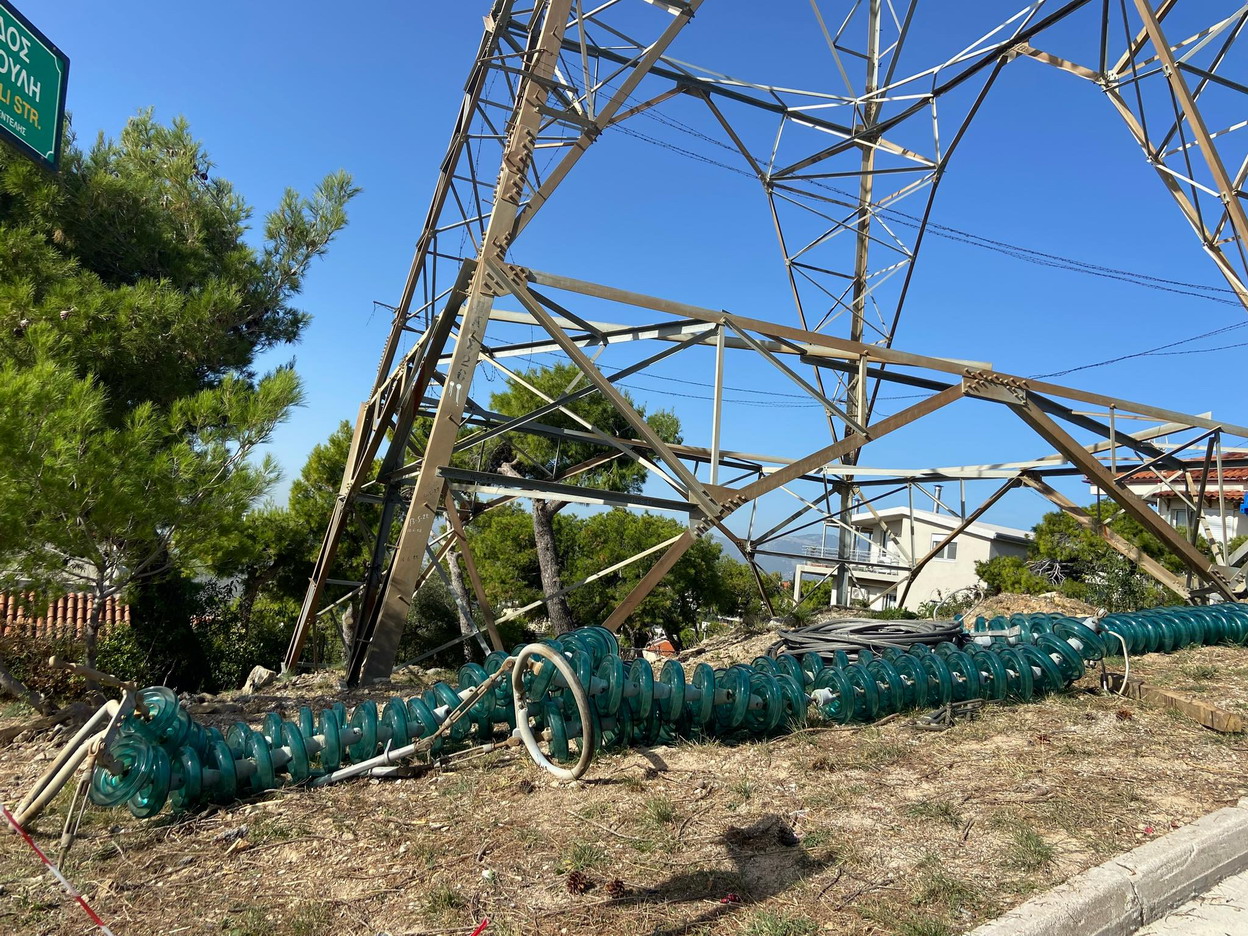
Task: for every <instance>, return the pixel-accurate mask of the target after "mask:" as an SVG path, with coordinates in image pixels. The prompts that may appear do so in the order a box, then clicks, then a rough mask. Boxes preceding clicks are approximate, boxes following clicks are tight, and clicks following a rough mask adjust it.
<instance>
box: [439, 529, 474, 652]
mask: <svg viewBox="0 0 1248 936" xmlns="http://www.w3.org/2000/svg"><path fill="white" fill-rule="evenodd" d="M446 565H447V571H449V572H450V574H451V591H452V592H453V593H454V597H455V612H456V614H457V615H458V616H459V632H460V633H461V634H463V636H464V641H463V646H464V659H465V660H466V661H467V662H469V663H471V662H472V639H471V638H472V635H473V633H474V632H475V630H476V629H475V628H474V627H473V623H472V618H470V617H469V616H468V609H469V608H470V607H472V606H471V605H470V604H469V603H468V589H467V588H465V587H464V573H463V570H462V569H460V567H459V547H458V546H452V547H451V548H450V549H448V550H447V551H446Z"/></svg>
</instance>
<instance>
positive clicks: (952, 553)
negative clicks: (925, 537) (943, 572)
mask: <svg viewBox="0 0 1248 936" xmlns="http://www.w3.org/2000/svg"><path fill="white" fill-rule="evenodd" d="M944 538H945V537H944V535H942V534H940V533H933V534H932V545H931V548H932V549H935V548H936V547H937V546H939V545H940V541H941V540H943V539H944ZM932 558H933V559H949V560H953V559H957V558H958V541H957V540H954V541H953V542H952V543H950V544H949V545H947V546H946V547H945V548H944V549H942V550H941V551H940V552H938V553H937V554H936V555H935V556H933V557H932Z"/></svg>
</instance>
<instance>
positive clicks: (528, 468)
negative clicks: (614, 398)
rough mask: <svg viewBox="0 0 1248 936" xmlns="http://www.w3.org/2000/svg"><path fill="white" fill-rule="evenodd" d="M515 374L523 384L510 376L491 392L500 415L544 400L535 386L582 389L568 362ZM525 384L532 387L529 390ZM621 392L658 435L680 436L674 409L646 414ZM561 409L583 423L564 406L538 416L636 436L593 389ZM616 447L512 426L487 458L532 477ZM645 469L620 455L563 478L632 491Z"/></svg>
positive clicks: (561, 391) (557, 391)
mask: <svg viewBox="0 0 1248 936" xmlns="http://www.w3.org/2000/svg"><path fill="white" fill-rule="evenodd" d="M519 376H520V378H521V380H522V381H523V384H522V383H520V382H518V381H514V380H513V381H510V382H508V384H507V389H505V390H503V391H502V392H501V393H495V394H493V395H492V396H491V397H490V407H491V408H492V409H494V410H495V411H497V412H499V413H502V414H503V415H504V416H523V415H525V414H526V413H529V412H532V411H533V410H535V409H538V408H539V407H542V406H544V405H546V400H545V399H544V398H543V396H539V395H538V393H535V392H534V390H537V391H540V392H541V394H542V395H544V396H545V397H550V398H554V399H557V398H559V397H561V396H563V395H565V394H567V393H571V392H572V391H574V390H577V389H580V388H581V387H583V386H584V385H585V383H586V381H585V378H584V377H583V376H582V375H581V372H580V370H579V369H577V368H576V367H575V366H574V365H572V364H556V365H554V366H553V367H545V368H534V369H532V370H528V371H523V372H521V374H520V375H519ZM524 384H527V385H528V386H527V387H526V386H524ZM529 387H532V388H534V389H533V390H531V389H529ZM624 397H625V399H627V400H628V401H629V403H630V404H631V405H632V406H633V408H634V409H636V410H637V412H638V413H639V415H641V416H643V417H645V419H646V422H647V423H648V424H649V426H650V428H651V429H653V430H654V431H655V433H657V434H658V436H659V438H661V439H663V441H665V442H668V443H673V444H674V443H677V442H680V441H681V436H680V421H679V420H678V419H677V418H676V416H675V415H674V414H673V413H670V412H668V411H666V410H660V411H659V412H657V413H654V414H652V415H650V416H646V411H645V408H644V407H642V406H640V405H638V404H636V403H633V401H632V400H631V398H629V396H628V394H627V393H625V394H624ZM565 409H567V410H569V411H571V412H572V413H574V414H575V415H576V416H578V417H580V419H581V420H584V422H581V421H578V420H577V419H575V418H573V417H572V416H569V415H568V413H566V412H563V411H555V412H552V413H548V414H546V415H544V416H542V418H541V422H542V423H543V424H544V425H547V426H552V427H555V428H557V429H568V430H574V431H578V432H584V431H585V423H589V424H590V425H592V426H594V427H595V428H596V429H598V430H599V431H601V432H605V433H606V434H607V435H610V436H618V437H621V438H635V437H636V435H637V433H636V430H635V429H633V428H632V426H631V425H630V424H629V423H628V421H627V420H626V419H625V418H624V417H623V416H622V415H621V414H620V412H619V410H617V409H616V408H615V406H614V405H613V404H612V403H611V401H610V400H608V399H607V398H606V397H604V396H603V395H602V394H600V393H598V392H596V391H595V392H593V393H590V394H587V395H586V396H583V397H581V398H579V399H577V400H574V401H572V402H570V403H567V404H566V405H565ZM616 451H617V450H616V449H614V448H611V447H609V446H606V445H598V444H596V443H593V442H580V441H571V440H569V439H566V438H565V439H554V438H550V437H548V436H541V435H530V434H527V433H523V432H521V431H515V432H509V433H506V434H504V435H503V436H502V437H501V441H500V442H498V443H497V444H496V445H495V446H494V447H493V449H492V450H491V454H490V456H489V458H488V460H489V461H490V462H491V463H492V464H498V463H500V462H501V461H506V460H509V459H513V458H514V460H515V464H516V467H517V469H518V470H520V471H521V473H523V474H526V475H528V476H530V477H543V478H549V477H554V476H557V475H559V474H560V473H561V472H563V471H566V470H567V469H568V468H570V467H572V466H574V465H580V464H582V463H584V462H588V461H590V460H591V459H596V458H600V457H602V456H604V455H608V454H611V453H613V452H616ZM646 474H647V470H646V468H645V466H644V465H642V464H640V463H639V462H636V461H633V460H632V459H630V458H627V457H625V456H620V457H618V458H612V459H611V460H609V461H607V462H605V463H603V464H601V465H597V466H595V467H593V468H590V469H588V470H586V471H582V472H579V473H578V474H576V475H574V476H571V477H569V478H566V479H564V483H567V484H576V485H581V486H584V487H594V488H602V489H606V490H609V491H633V492H635V491H639V490H641V486H642V484H643V483H644V482H645V480H646Z"/></svg>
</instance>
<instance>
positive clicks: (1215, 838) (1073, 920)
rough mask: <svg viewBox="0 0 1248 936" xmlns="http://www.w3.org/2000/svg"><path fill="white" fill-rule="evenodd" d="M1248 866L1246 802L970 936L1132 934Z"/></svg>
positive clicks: (1115, 861)
mask: <svg viewBox="0 0 1248 936" xmlns="http://www.w3.org/2000/svg"><path fill="white" fill-rule="evenodd" d="M1246 868H1248V798H1246V799H1242V800H1240V801H1239V803H1238V804H1237V805H1235V806H1228V807H1226V808H1225V809H1219V810H1218V811H1217V812H1214V813H1210V814H1209V815H1207V816H1203V817H1202V818H1200V819H1197V820H1196V821H1195V822H1193V823H1192V824H1191V825H1188V826H1184V827H1183V828H1181V829H1179V830H1177V831H1175V832H1171V833H1169V834H1168V835H1164V836H1162V837H1161V838H1159V839H1155V840H1154V841H1151V842H1148V843H1147V844H1145V845H1141V846H1140V847H1139V848H1135V849H1132V850H1131V851H1129V852H1127V853H1126V854H1125V855H1119V856H1118V857H1117V858H1111V859H1110V860H1109V861H1107V862H1105V863H1104V864H1103V865H1099V866H1097V867H1095V868H1092V869H1091V870H1089V871H1085V872H1083V873H1082V874H1079V875H1076V876H1075V877H1073V878H1071V879H1070V880H1069V881H1067V882H1066V883H1064V884H1059V885H1058V886H1057V887H1055V888H1053V889H1052V890H1050V891H1047V892H1045V893H1043V894H1041V895H1040V896H1039V897H1033V898H1032V899H1031V900H1029V901H1027V902H1026V903H1025V904H1022V905H1021V906H1018V907H1015V908H1014V909H1013V910H1011V911H1010V912H1009V913H1006V914H1005V915H1003V916H999V917H997V918H996V919H995V920H992V921H990V922H988V923H985V924H984V925H983V926H980V927H977V928H976V929H974V930H972V931H971V932H970V933H968V934H967V936H1130V934H1132V933H1134V932H1135V931H1136V930H1138V929H1140V928H1141V927H1143V926H1147V925H1148V924H1149V923H1152V922H1153V921H1154V920H1157V919H1159V918H1161V917H1163V916H1165V914H1166V913H1167V912H1168V911H1169V910H1172V909H1174V908H1175V907H1177V906H1180V905H1181V904H1183V903H1186V902H1187V901H1188V900H1191V899H1192V898H1193V897H1194V896H1196V895H1197V894H1200V893H1203V892H1204V891H1206V890H1208V889H1209V888H1211V887H1213V886H1215V885H1216V884H1217V883H1218V882H1219V881H1221V880H1222V879H1223V878H1226V877H1230V876H1231V875H1232V874H1238V873H1239V872H1240V871H1243V870H1245V869H1246Z"/></svg>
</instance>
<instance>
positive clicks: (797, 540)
mask: <svg viewBox="0 0 1248 936" xmlns="http://www.w3.org/2000/svg"><path fill="white" fill-rule="evenodd" d="M711 535H712V536H713V537H714V538H715V540H716V541H717V542H718V543H719V544H720V545H721V546H723V547H724V555H726V556H729V557H730V558H733V559H740V558H741V554H740V553H739V552H737V548H736V547H735V546H733V545H732V544H731V543H730V542H728V540H726V539H724V538H723V536H722V535H720V534H719V533H712V534H711ZM820 545H822V546H823V547H824V548H825V549H829V550H832V551H835V550H836V536H835V534H831V533H829V534H828V536H827V538H826V539H825V538H824V537H823V536H822V534H819V533H798V534H795V535H793V536H782V537H780V539H778V540H773V541H772V542H770V543H768V544H767V545H766V546H764V547H762V548H763V549H766V550H767V551H768V552H778V553H791V554H793V555H794V556H805V555H806V550H807V549H809V548H811V547H815V548H818V547H819V546H820ZM756 558H757V560H758V564H759V566H760V567H761V568H763V569H765V570H766V571H768V572H779V573H780V575H781V577H782V578H784V579H786V580H789V581H791V580H792V579H793V574H794V568H795V567H796V566H797V563H798V562H799V561H800V560H799V559H796V558H789V557H788V556H767V555H763V554H762V553H760V554H759V555H758V556H757V557H756Z"/></svg>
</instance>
